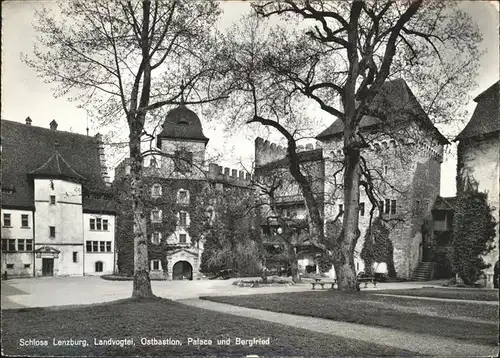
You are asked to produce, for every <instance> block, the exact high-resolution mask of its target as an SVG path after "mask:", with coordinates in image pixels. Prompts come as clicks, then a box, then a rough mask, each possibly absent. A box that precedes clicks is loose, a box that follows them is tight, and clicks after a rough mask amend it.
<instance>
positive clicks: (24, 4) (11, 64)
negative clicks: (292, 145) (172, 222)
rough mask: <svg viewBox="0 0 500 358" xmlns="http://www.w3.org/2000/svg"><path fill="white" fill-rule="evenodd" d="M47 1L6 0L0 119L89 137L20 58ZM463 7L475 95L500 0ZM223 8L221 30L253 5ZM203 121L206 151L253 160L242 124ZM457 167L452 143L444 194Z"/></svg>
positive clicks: (229, 159) (492, 67) (82, 116)
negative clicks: (471, 38)
mask: <svg viewBox="0 0 500 358" xmlns="http://www.w3.org/2000/svg"><path fill="white" fill-rule="evenodd" d="M43 5H45V6H48V7H55V6H56V4H55V2H53V1H3V2H2V73H1V74H2V77H1V90H2V91H1V117H2V119H8V120H11V121H18V122H24V120H25V118H26V117H28V116H29V117H30V118H31V119H32V121H33V124H32V125H35V126H40V127H46V128H47V127H48V126H49V123H50V121H52V120H53V119H55V120H56V121H57V122H58V124H59V128H58V129H60V130H64V131H71V132H75V133H81V134H85V133H86V128H87V126H89V127H90V128H89V133H90V135H95V134H96V133H98V132H99V130H100V128H98V127H93V126H92V125H91V121H90V120H89V119H88V118H87V114H86V112H85V111H84V110H83V109H79V108H77V104H76V103H73V102H70V101H68V100H67V99H65V98H55V97H54V96H53V94H52V86H51V85H50V84H46V83H44V82H43V81H42V80H41V79H39V78H38V77H37V76H36V73H35V72H34V71H33V70H32V69H31V68H29V67H28V66H27V65H26V64H24V63H23V62H22V61H21V60H20V55H21V53H24V54H28V55H29V54H30V53H31V52H32V49H33V44H34V43H35V42H36V32H35V30H34V28H33V26H32V22H33V18H34V12H35V10H36V9H40V8H41V7H42V6H43ZM460 7H461V8H462V9H463V10H464V11H466V12H467V13H469V14H470V15H471V17H472V19H473V20H474V21H475V22H476V23H477V24H478V25H479V28H480V31H481V32H482V34H483V37H484V41H483V43H482V44H481V46H482V48H483V49H484V50H486V53H485V55H483V56H482V57H481V59H480V70H479V74H478V76H477V78H476V82H477V84H478V86H477V88H476V89H474V90H473V91H472V92H471V93H470V95H471V99H472V98H474V97H475V96H476V95H478V94H479V93H481V92H482V91H484V90H485V89H487V88H488V87H489V86H491V85H492V84H493V83H495V82H496V81H498V78H499V30H498V2H497V1H461V2H460ZM222 8H223V11H224V14H223V15H222V17H221V19H220V22H219V25H218V26H219V29H223V28H224V27H228V26H230V24H232V23H233V22H234V21H236V20H238V19H239V18H240V17H241V16H242V15H244V14H245V13H246V12H247V11H248V10H249V5H248V3H245V2H240V1H230V2H225V3H224V4H223V6H222ZM464 75H465V74H464ZM464 106H466V108H467V110H468V111H469V113H470V115H472V112H473V110H474V107H475V103H474V102H472V101H469V102H467V103H464ZM201 120H202V123H203V126H204V132H205V135H206V136H207V137H209V138H210V142H209V144H208V147H207V150H208V152H209V153H218V155H219V156H220V158H219V164H220V165H225V166H231V167H234V168H236V167H237V166H238V165H239V162H240V161H242V162H244V163H247V165H248V163H249V161H251V160H252V158H253V153H254V146H253V145H254V144H253V138H251V136H250V135H248V133H245V130H244V128H243V127H244V126H241V128H239V129H236V130H235V131H233V132H231V134H230V135H229V134H228V133H225V132H224V131H223V130H221V128H220V127H219V126H218V125H217V123H216V121H206V120H205V119H204V118H201ZM332 121H333V118H332V117H329V116H324V117H322V123H323V125H324V126H323V127H322V128H318V133H319V132H321V131H322V130H323V129H324V128H325V127H327V126H328V125H330V124H331V122H332ZM207 122H208V123H207ZM457 134H458V133H457ZM120 160H121V158H113V159H112V160H108V165H109V166H110V167H111V168H113V167H114V166H116V164H118V162H119V161H120ZM455 171H456V155H455V146H454V145H452V146H450V147H449V148H448V150H447V154H446V156H445V161H444V163H443V165H442V168H441V173H442V174H441V195H442V196H452V195H454V194H455V186H454V183H455V175H456V173H455ZM450 183H453V185H450Z"/></svg>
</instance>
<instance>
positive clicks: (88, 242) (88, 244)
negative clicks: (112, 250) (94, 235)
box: [86, 241, 92, 252]
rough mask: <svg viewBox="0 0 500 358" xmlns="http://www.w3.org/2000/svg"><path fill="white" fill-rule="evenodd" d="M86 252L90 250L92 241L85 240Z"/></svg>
mask: <svg viewBox="0 0 500 358" xmlns="http://www.w3.org/2000/svg"><path fill="white" fill-rule="evenodd" d="M86 244H87V252H92V241H87V242H86Z"/></svg>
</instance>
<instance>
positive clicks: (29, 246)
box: [26, 239, 33, 251]
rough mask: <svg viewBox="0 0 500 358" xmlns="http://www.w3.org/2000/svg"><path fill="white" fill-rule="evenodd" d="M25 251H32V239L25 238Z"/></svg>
mask: <svg viewBox="0 0 500 358" xmlns="http://www.w3.org/2000/svg"><path fill="white" fill-rule="evenodd" d="M26 251H33V239H26Z"/></svg>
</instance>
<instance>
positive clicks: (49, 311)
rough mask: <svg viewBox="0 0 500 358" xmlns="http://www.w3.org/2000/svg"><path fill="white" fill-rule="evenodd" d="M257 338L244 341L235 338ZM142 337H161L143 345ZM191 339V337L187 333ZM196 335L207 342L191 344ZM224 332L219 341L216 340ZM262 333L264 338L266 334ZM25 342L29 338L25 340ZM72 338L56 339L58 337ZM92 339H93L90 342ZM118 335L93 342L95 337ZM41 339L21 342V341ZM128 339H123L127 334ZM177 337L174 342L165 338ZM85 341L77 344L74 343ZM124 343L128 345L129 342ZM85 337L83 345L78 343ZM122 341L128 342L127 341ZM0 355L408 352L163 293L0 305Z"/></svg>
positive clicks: (304, 354) (220, 354)
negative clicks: (57, 304) (69, 303)
mask: <svg viewBox="0 0 500 358" xmlns="http://www.w3.org/2000/svg"><path fill="white" fill-rule="evenodd" d="M237 337H239V338H243V339H246V340H248V339H253V338H256V339H259V338H261V339H263V341H261V342H260V344H255V345H253V346H252V347H249V346H248V345H246V346H244V345H241V344H239V345H238V344H236V338H237ZM142 338H144V339H147V340H152V339H153V338H155V339H156V340H158V341H160V340H165V342H162V343H164V344H165V343H166V345H150V344H148V342H143V341H142ZM189 338H191V339H192V341H191V344H188V343H189V342H188V339H189ZM196 338H199V339H200V340H205V342H204V343H208V342H207V341H206V340H211V341H212V344H205V345H195V344H193V343H196ZM227 338H230V339H231V344H230V345H227V346H225V345H219V344H218V343H217V339H227ZM268 338H269V344H267V342H266V340H267V339H268ZM30 339H31V340H32V341H29V340H30ZM70 339H73V340H74V341H79V345H78V346H59V345H54V340H55V343H56V344H59V343H58V342H57V341H59V340H61V341H62V340H70ZM94 339H96V340H97V342H94ZM111 339H112V340H118V341H119V340H125V341H122V342H121V344H123V345H124V346H123V347H120V346H117V345H109V346H105V345H99V344H94V343H100V342H99V341H100V340H108V343H114V341H113V342H112V341H111ZM33 340H36V341H37V342H38V343H41V344H44V343H45V342H47V345H46V346H33V345H31V346H28V347H26V346H22V345H24V344H26V342H28V343H33V342H34V341H33ZM127 340H129V341H127ZM174 340H179V341H180V342H181V343H182V345H172V343H175V341H174ZM81 342H85V343H81ZM130 343H131V344H130ZM82 344H86V345H87V346H86V347H82ZM129 344H130V345H129ZM2 345H3V347H2V348H3V354H5V355H19V356H52V355H56V356H145V355H148V356H206V355H211V356H240V357H241V356H246V355H248V354H258V355H260V356H262V355H269V356H339V355H342V356H361V355H391V356H392V355H412V356H413V355H415V354H416V353H414V352H408V351H402V350H399V349H395V348H392V347H387V346H383V345H377V344H371V343H366V342H361V341H357V340H354V339H344V338H340V337H333V336H331V335H327V334H319V333H314V332H310V331H307V330H302V329H298V328H292V327H287V326H282V325H279V324H275V323H269V322H263V321H259V320H256V319H248V318H241V317H237V316H232V315H226V314H220V313H217V312H212V311H207V310H202V309H196V308H193V307H189V306H185V305H182V304H180V303H177V302H173V301H169V300H165V299H148V300H132V299H128V300H123V301H118V302H114V303H106V304H100V305H93V306H79V307H78V306H77V307H63V308H28V309H15V310H3V311H2Z"/></svg>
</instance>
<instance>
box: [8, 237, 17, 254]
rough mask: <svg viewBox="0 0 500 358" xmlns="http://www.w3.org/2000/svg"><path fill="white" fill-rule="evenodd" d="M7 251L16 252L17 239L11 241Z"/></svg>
mask: <svg viewBox="0 0 500 358" xmlns="http://www.w3.org/2000/svg"><path fill="white" fill-rule="evenodd" d="M7 251H16V239H9V247H8V248H7Z"/></svg>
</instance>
